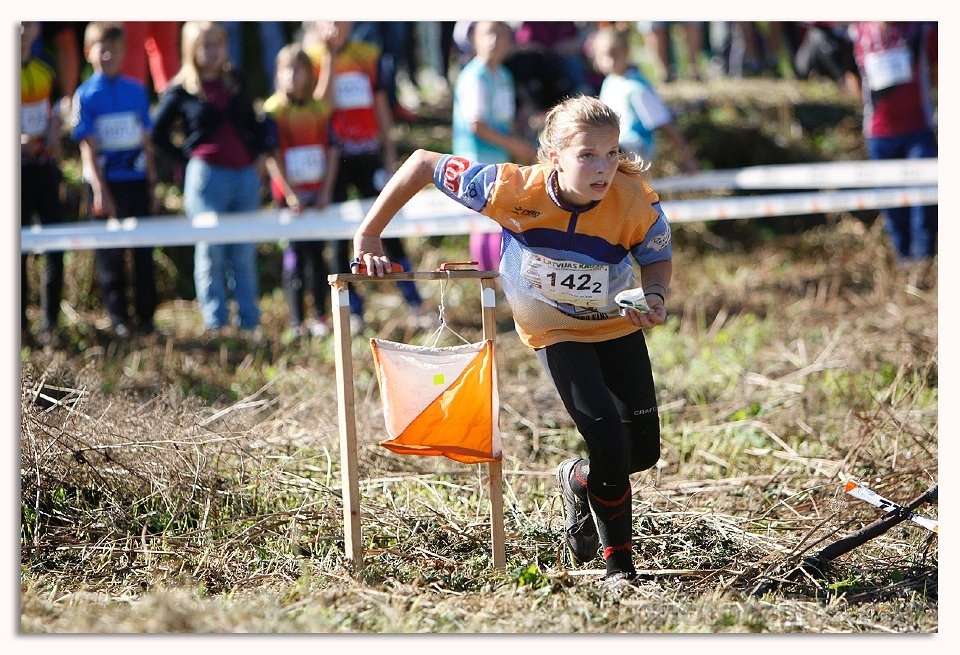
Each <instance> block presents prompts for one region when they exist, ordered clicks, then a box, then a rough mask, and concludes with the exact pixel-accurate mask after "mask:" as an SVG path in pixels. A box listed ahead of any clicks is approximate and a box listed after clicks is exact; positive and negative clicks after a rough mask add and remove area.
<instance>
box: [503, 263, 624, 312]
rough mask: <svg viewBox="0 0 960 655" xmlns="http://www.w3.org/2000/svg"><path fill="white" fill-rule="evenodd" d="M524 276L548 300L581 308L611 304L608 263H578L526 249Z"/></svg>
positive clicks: (521, 270)
mask: <svg viewBox="0 0 960 655" xmlns="http://www.w3.org/2000/svg"><path fill="white" fill-rule="evenodd" d="M520 275H521V276H523V278H524V279H525V280H526V281H527V283H528V284H529V285H530V286H532V287H533V288H534V289H537V290H538V291H540V293H541V294H542V295H543V296H544V297H545V298H547V299H549V300H552V301H554V302H557V303H567V304H570V305H575V306H577V307H591V308H601V307H606V306H607V305H609V304H610V303H609V300H608V295H609V292H610V269H609V267H608V266H607V265H605V264H599V265H594V264H578V263H577V262H570V261H565V260H558V259H550V258H549V257H543V256H541V255H537V254H535V253H532V252H529V251H526V252H524V253H523V262H522V264H521V266H520Z"/></svg>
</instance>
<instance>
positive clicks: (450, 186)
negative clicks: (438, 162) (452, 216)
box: [443, 157, 470, 195]
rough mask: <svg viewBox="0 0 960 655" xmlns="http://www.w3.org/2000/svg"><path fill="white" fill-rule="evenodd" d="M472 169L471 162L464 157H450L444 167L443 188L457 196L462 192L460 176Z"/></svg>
mask: <svg viewBox="0 0 960 655" xmlns="http://www.w3.org/2000/svg"><path fill="white" fill-rule="evenodd" d="M468 168H470V162H469V161H468V160H466V159H464V158H463V157H450V158H449V159H447V162H446V163H445V164H444V165H443V188H445V189H446V190H447V191H449V192H450V193H452V194H454V195H456V194H458V193H459V192H460V176H461V175H463V172H464V171H465V170H467V169H468Z"/></svg>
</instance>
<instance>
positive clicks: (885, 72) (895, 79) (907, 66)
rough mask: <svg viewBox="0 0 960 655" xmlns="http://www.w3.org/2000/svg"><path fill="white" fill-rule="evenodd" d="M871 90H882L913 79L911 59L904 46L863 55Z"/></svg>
mask: <svg viewBox="0 0 960 655" xmlns="http://www.w3.org/2000/svg"><path fill="white" fill-rule="evenodd" d="M863 67H864V68H865V69H866V73H867V83H868V84H869V85H870V90H871V91H883V90H884V89H889V88H890V87H891V86H896V85H898V84H906V83H907V82H909V81H910V80H912V79H913V59H912V58H911V56H910V51H909V50H908V49H907V48H905V47H900V48H892V49H890V50H884V51H882V52H868V53H867V54H866V55H864V57H863Z"/></svg>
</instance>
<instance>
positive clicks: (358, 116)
mask: <svg viewBox="0 0 960 655" xmlns="http://www.w3.org/2000/svg"><path fill="white" fill-rule="evenodd" d="M318 29H319V31H320V32H321V33H322V34H327V35H328V36H327V37H326V40H325V41H324V40H323V39H321V41H323V42H324V43H326V45H327V48H326V49H324V48H322V47H318V48H316V49H315V50H313V52H314V53H317V55H318V56H319V61H318V60H314V67H315V68H320V69H322V67H324V66H330V67H331V74H330V84H329V91H328V93H330V94H332V97H333V119H332V127H333V138H334V140H335V141H336V143H337V145H339V146H340V152H341V153H342V154H341V157H340V167H339V169H338V171H337V179H336V184H335V186H334V191H333V200H334V202H344V201H346V200H348V199H349V197H350V196H349V192H350V191H355V192H356V194H357V195H358V196H359V197H360V198H374V197H376V196H377V194H378V193H380V190H381V189H383V186H384V185H385V184H386V182H387V179H388V178H389V177H390V175H392V174H393V172H394V171H395V170H396V169H397V150H396V144H395V143H394V142H393V139H392V137H391V136H390V128H391V126H392V125H393V119H392V117H391V112H390V104H389V102H388V100H387V93H386V91H385V89H384V88H383V79H384V75H385V74H386V71H385V70H384V67H383V62H382V58H381V56H380V49H379V48H377V46H375V45H373V44H371V43H366V42H362V41H350V40H349V36H350V31H351V29H352V25H351V23H348V22H336V23H328V24H327V25H325V26H321V27H320V28H318ZM308 54H310V51H308ZM311 58H312V57H311ZM321 78H322V75H321ZM383 246H384V249H385V250H386V253H387V255H388V256H389V257H390V259H391V260H392V261H395V262H398V263H400V264H401V265H402V266H403V268H404V270H410V260H409V259H408V258H407V255H406V253H405V252H404V250H403V244H402V243H401V242H400V239H384V240H383ZM350 248H351V242H350V241H346V240H344V241H338V242H336V244H335V247H334V262H335V263H334V268H336V269H337V270H340V271H349V270H350V268H349V266H350V259H351V254H350ZM398 286H399V287H400V291H401V293H402V294H403V297H404V300H405V301H406V302H407V304H408V305H409V306H410V307H412V308H413V309H414V310H415V311H416V312H417V313H418V314H419V313H421V311H422V310H423V300H422V299H421V297H420V293H419V292H418V291H417V287H416V286H415V285H414V284H413V282H400V283H399V284H398ZM350 308H351V311H352V312H353V315H354V316H357V317H360V319H362V316H363V298H362V297H361V296H360V295H359V294H358V293H356V292H355V291H354V290H351V292H350ZM354 322H355V323H356V322H357V321H356V320H355V321H354Z"/></svg>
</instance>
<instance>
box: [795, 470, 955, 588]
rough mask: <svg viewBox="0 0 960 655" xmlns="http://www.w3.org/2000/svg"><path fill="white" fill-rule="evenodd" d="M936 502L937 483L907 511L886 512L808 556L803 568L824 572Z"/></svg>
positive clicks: (912, 502)
mask: <svg viewBox="0 0 960 655" xmlns="http://www.w3.org/2000/svg"><path fill="white" fill-rule="evenodd" d="M935 502H937V485H933V486H932V487H930V488H929V489H927V491H925V492H924V493H923V494H922V495H920V496H918V497H916V498H914V499H913V500H912V501H910V503H909V504H907V505H906V507H905V509H906V511H903V512H899V511H898V512H891V513H889V514H886V515H884V516H882V517H880V518H879V519H877V520H876V521H874V522H873V523H871V524H870V525H868V526H866V527H864V528H862V529H861V530H858V531H857V532H854V533H853V534H851V535H847V536H846V537H843V538H842V539H839V540H838V541H835V542H833V543H832V544H830V545H828V546H826V547H824V548H822V549H821V550H820V551H819V552H817V553H816V554H815V555H811V556H809V557H807V558H806V559H804V561H803V568H805V569H807V570H808V571H810V572H812V573H823V569H824V567H825V566H826V565H827V564H828V563H829V562H831V561H833V560H835V559H837V558H838V557H840V556H841V555H845V554H847V553H849V552H850V551H851V550H853V549H854V548H857V547H859V546H862V545H863V544H865V543H867V542H868V541H870V540H871V539H874V538H875V537H879V536H880V535H882V534H883V533H884V532H886V531H888V530H889V529H890V528H892V527H894V526H895V525H899V524H900V523H903V522H904V521H906V520H907V519H908V518H910V514H911V513H912V512H913V511H914V510H916V509H917V508H918V507H920V506H921V505H923V504H925V503H935Z"/></svg>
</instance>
